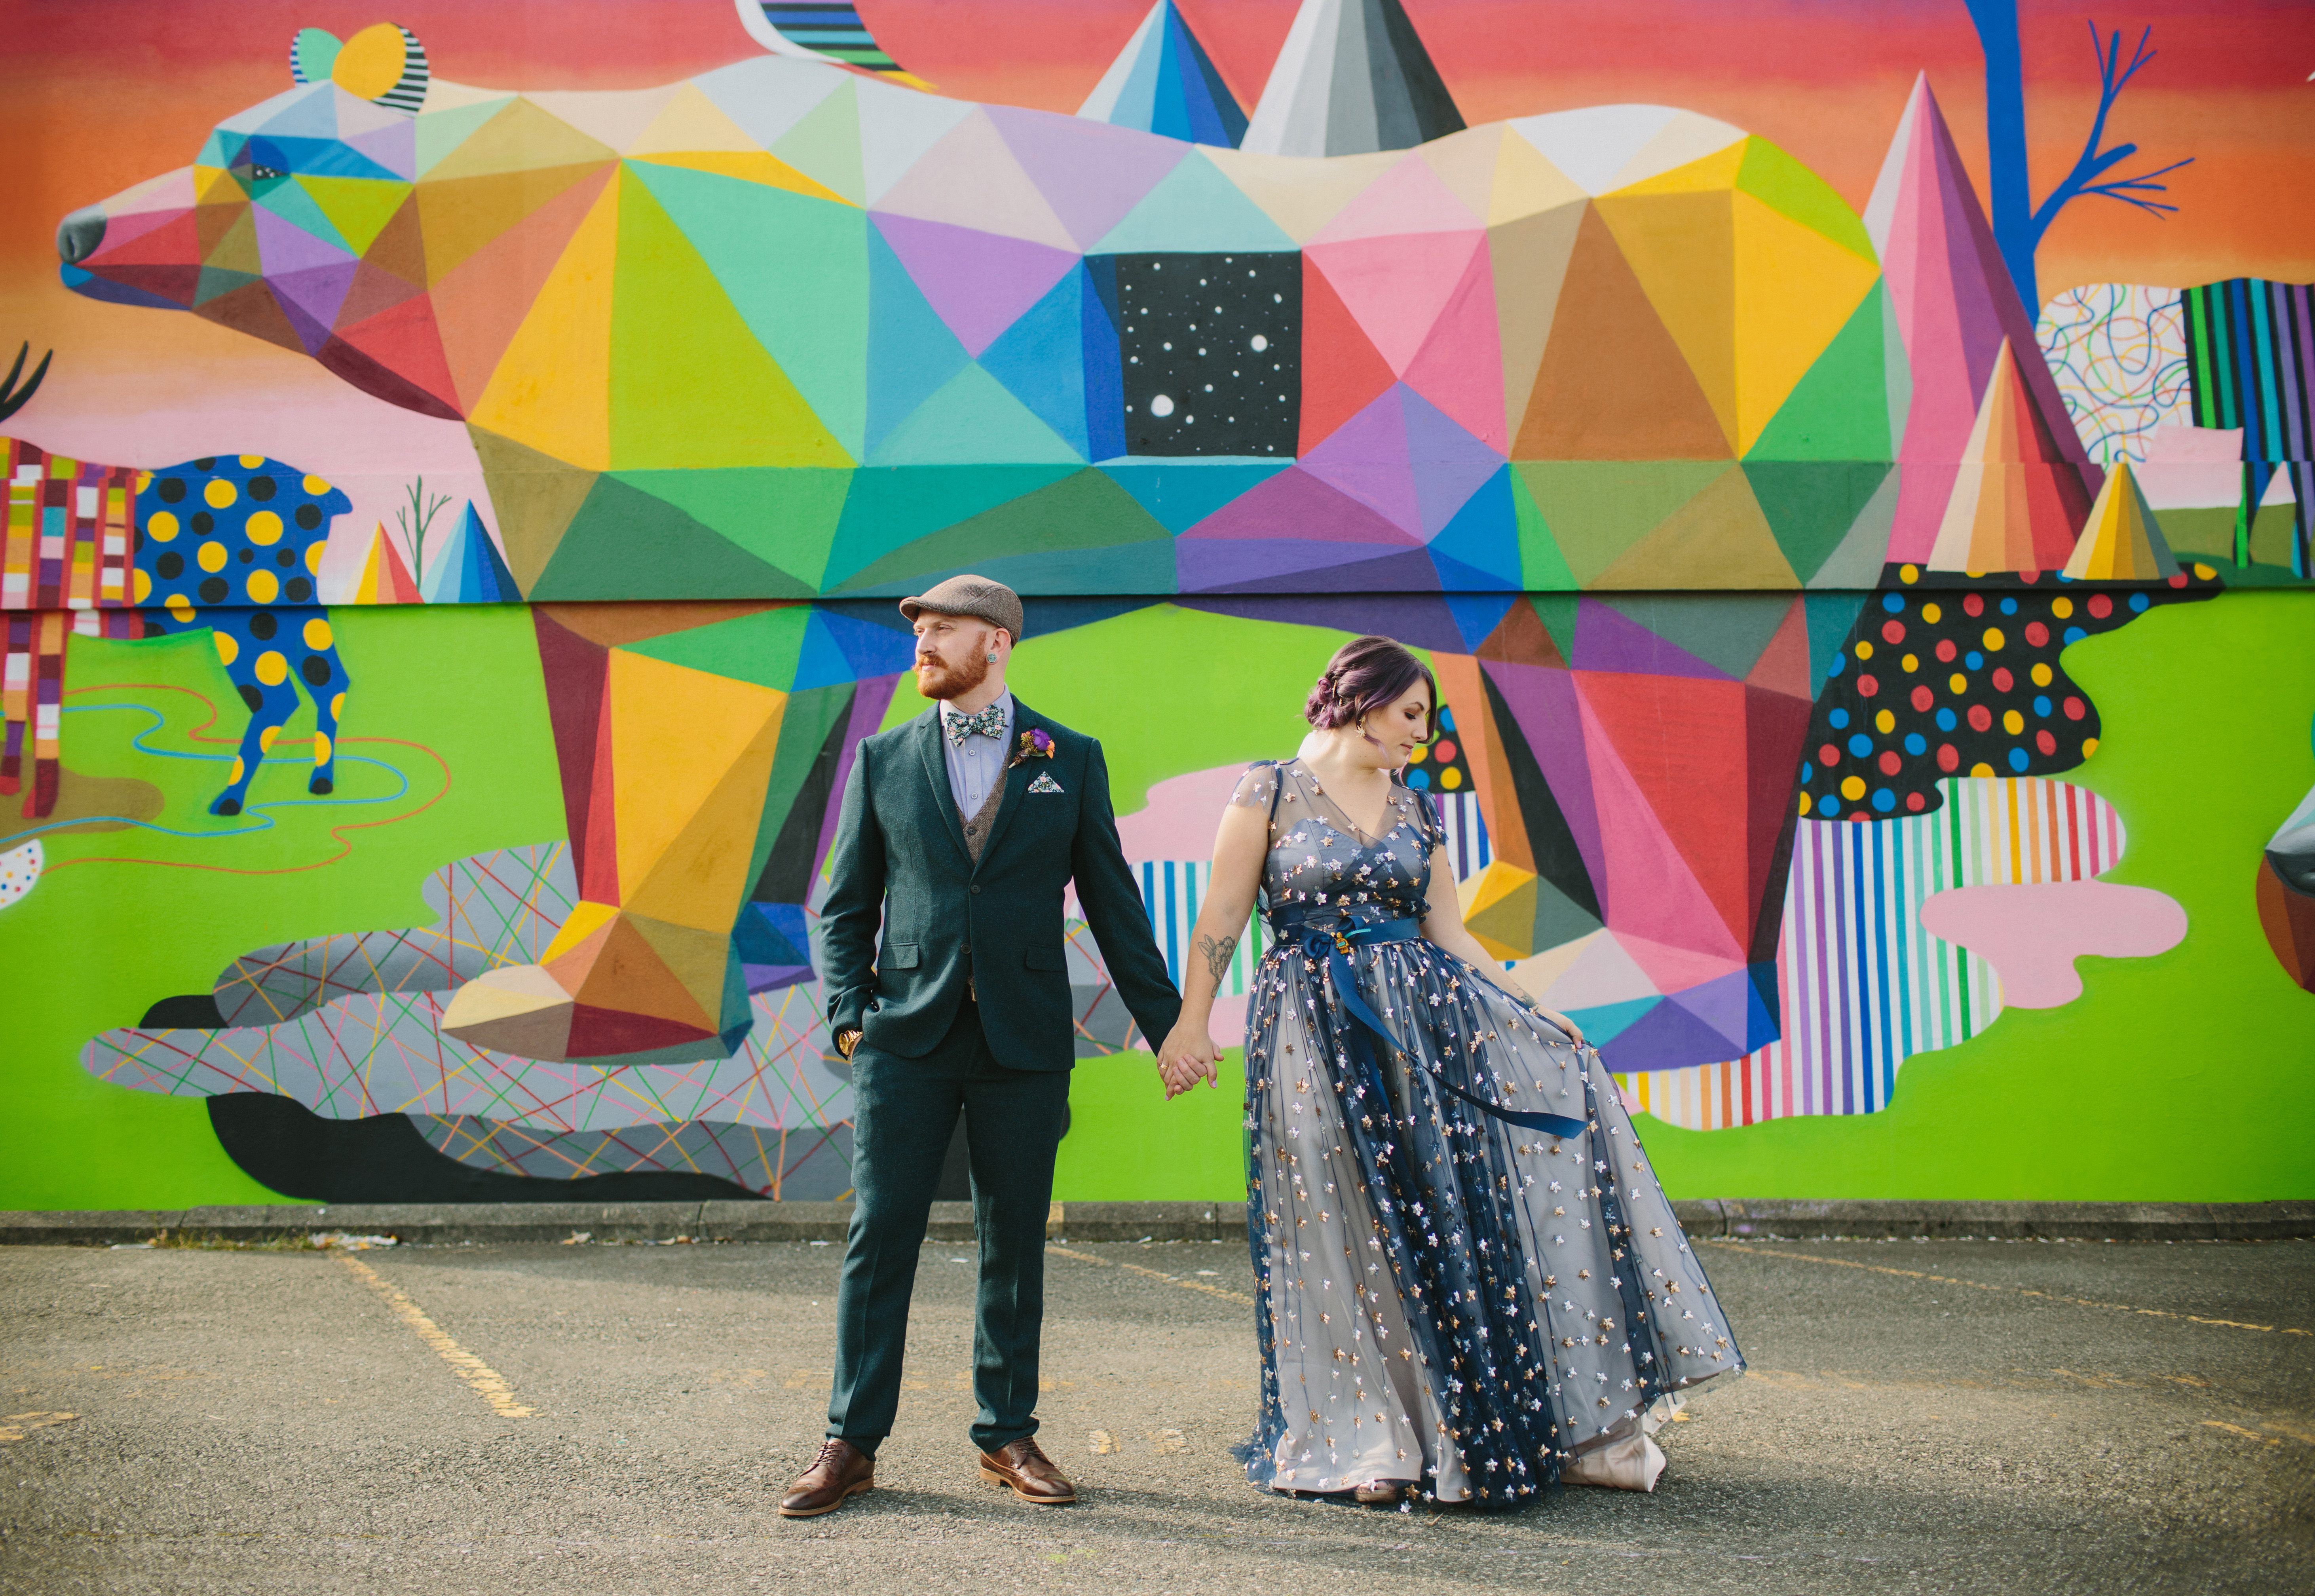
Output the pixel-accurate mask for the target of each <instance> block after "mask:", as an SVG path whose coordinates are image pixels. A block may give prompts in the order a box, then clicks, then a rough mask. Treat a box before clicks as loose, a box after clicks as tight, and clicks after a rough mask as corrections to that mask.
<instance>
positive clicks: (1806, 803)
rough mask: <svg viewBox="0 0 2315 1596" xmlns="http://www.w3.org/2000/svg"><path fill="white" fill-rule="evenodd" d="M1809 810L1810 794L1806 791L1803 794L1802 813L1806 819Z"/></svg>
mask: <svg viewBox="0 0 2315 1596" xmlns="http://www.w3.org/2000/svg"><path fill="white" fill-rule="evenodd" d="M1808 811H1809V795H1808V794H1806V793H1803V794H1801V815H1802V817H1803V818H1804V819H1805V818H1806V817H1807V815H1808Z"/></svg>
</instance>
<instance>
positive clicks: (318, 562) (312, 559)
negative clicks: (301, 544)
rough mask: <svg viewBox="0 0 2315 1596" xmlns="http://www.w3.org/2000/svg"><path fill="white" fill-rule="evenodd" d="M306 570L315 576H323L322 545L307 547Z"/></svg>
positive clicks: (316, 544) (309, 545)
mask: <svg viewBox="0 0 2315 1596" xmlns="http://www.w3.org/2000/svg"><path fill="white" fill-rule="evenodd" d="M306 570H308V571H310V572H313V573H314V574H315V576H319V575H321V574H322V545H320V544H318V543H315V544H308V545H306Z"/></svg>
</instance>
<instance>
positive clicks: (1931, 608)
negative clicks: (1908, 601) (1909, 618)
mask: <svg viewBox="0 0 2315 1596" xmlns="http://www.w3.org/2000/svg"><path fill="white" fill-rule="evenodd" d="M1945 613H1946V612H1945V611H1944V610H1942V609H1939V608H1938V607H1937V606H1936V605H1934V604H1924V605H1922V606H1921V618H1922V619H1923V620H1925V621H1927V622H1929V625H1932V626H1934V625H1937V624H1938V616H1942V615H1944V614H1945Z"/></svg>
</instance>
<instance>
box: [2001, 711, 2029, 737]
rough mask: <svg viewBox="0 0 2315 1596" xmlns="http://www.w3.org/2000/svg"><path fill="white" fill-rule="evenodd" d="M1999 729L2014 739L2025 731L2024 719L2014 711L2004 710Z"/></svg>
mask: <svg viewBox="0 0 2315 1596" xmlns="http://www.w3.org/2000/svg"><path fill="white" fill-rule="evenodd" d="M2001 729H2002V730H2003V731H2004V732H2009V735H2010V736H2012V737H2015V736H2017V735H2018V733H2019V732H2023V731H2024V730H2026V717H2025V716H2024V715H2022V714H2018V712H2017V711H2016V710H2014V709H2009V710H2004V711H2003V712H2002V714H2001Z"/></svg>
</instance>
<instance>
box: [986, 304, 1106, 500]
mask: <svg viewBox="0 0 2315 1596" xmlns="http://www.w3.org/2000/svg"><path fill="white" fill-rule="evenodd" d="M1084 298H1085V272H1084V270H1083V269H1082V268H1080V267H1075V266H1072V267H1071V268H1070V269H1069V270H1067V271H1065V272H1063V273H1062V274H1061V280H1060V281H1059V282H1057V283H1055V284H1054V285H1053V286H1052V287H1051V288H1050V289H1048V290H1047V291H1046V294H1045V297H1043V298H1042V299H1040V300H1038V301H1037V303H1036V304H1034V305H1033V306H1030V307H1029V308H1028V309H1027V310H1026V311H1025V312H1024V313H1023V314H1022V316H1021V319H1020V320H1019V321H1017V322H1015V323H1014V324H1012V325H1011V326H1009V327H1007V328H1006V329H1005V331H1004V332H1001V333H999V334H998V337H997V341H996V342H994V343H992V344H990V345H989V347H988V348H987V349H985V350H982V351H981V352H980V365H981V369H983V370H984V371H987V372H988V373H989V375H990V376H991V377H995V378H996V379H997V380H998V382H1001V383H1003V384H1004V385H1005V386H1006V388H1007V391H1008V392H1010V393H1011V394H1012V395H1013V396H1014V397H1015V398H1016V399H1018V400H1020V401H1021V403H1024V404H1026V405H1027V406H1028V407H1029V408H1030V409H1031V410H1033V411H1034V412H1036V413H1037V417H1038V419H1039V420H1040V421H1043V422H1044V423H1045V424H1046V425H1047V426H1049V427H1051V429H1052V430H1054V431H1055V432H1057V433H1059V434H1060V436H1061V437H1062V438H1063V439H1066V440H1067V441H1068V443H1069V447H1070V448H1073V449H1075V450H1076V451H1077V452H1078V455H1079V456H1082V457H1090V456H1091V455H1092V453H1093V449H1092V446H1091V445H1090V444H1088V443H1087V440H1086V395H1085V353H1084V350H1085V324H1084V316H1085V310H1084Z"/></svg>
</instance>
